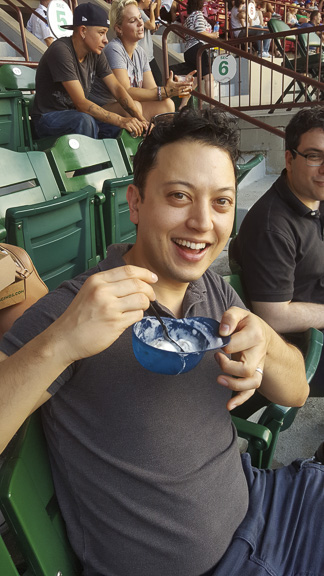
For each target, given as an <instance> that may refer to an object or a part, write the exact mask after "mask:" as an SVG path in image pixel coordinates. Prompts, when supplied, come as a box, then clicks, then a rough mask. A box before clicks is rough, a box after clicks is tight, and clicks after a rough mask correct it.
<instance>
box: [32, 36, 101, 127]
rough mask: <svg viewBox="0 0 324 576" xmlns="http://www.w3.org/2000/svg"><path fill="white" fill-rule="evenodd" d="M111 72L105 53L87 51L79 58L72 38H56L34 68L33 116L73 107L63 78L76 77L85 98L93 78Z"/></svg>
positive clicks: (74, 78)
mask: <svg viewBox="0 0 324 576" xmlns="http://www.w3.org/2000/svg"><path fill="white" fill-rule="evenodd" d="M111 73H112V72H111V69H110V66H109V64H108V62H107V58H106V57H105V55H104V54H100V55H98V54H93V53H90V54H87V55H86V57H85V59H84V60H83V62H79V60H78V58H77V55H76V53H75V50H74V47H73V43H72V38H70V37H69V38H60V39H59V40H56V41H55V42H53V44H51V46H49V48H48V49H47V50H46V52H45V53H44V55H43V56H42V58H41V60H40V62H39V65H38V68H37V73H36V96H35V101H34V106H33V110H32V116H33V117H35V116H39V115H40V114H45V113H46V112H53V111H56V110H73V109H74V108H75V106H74V104H73V102H72V100H71V98H70V96H69V95H68V93H67V91H66V90H65V88H64V87H63V85H62V82H68V81H71V80H79V82H80V83H81V86H82V88H83V91H84V95H85V97H86V98H88V96H89V93H90V90H91V86H92V83H93V81H94V78H95V77H96V76H97V77H98V78H104V77H105V76H108V75H109V74H111Z"/></svg>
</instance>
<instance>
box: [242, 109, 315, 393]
mask: <svg viewBox="0 0 324 576" xmlns="http://www.w3.org/2000/svg"><path fill="white" fill-rule="evenodd" d="M285 159H286V168H285V170H284V171H283V172H282V174H281V176H280V177H279V178H278V180H277V181H276V182H275V183H274V184H273V186H272V187H271V188H270V190H268V192H266V194H264V195H263V196H262V197H261V198H260V200H258V202H256V203H255V205H254V206H253V207H252V208H251V210H249V212H248V214H247V215H246V217H245V218H244V221H243V224H242V226H241V228H240V231H239V234H238V237H237V238H236V240H235V241H234V243H233V245H232V246H231V253H232V256H233V258H234V260H236V261H237V262H238V263H239V265H240V266H241V268H242V270H243V275H244V282H245V286H246V289H247V292H248V295H249V298H250V300H251V301H252V308H253V310H254V311H255V313H256V314H259V315H260V316H261V317H262V318H264V319H265V320H266V322H268V323H269V324H270V325H271V326H272V327H273V328H274V329H275V330H277V331H278V332H280V333H290V332H302V331H304V330H307V329H308V328H310V327H314V328H318V329H319V330H324V244H323V223H324V109H323V107H315V108H308V109H304V110H301V111H300V112H298V113H297V114H296V115H295V116H294V117H293V118H292V119H291V121H290V122H289V124H288V126H287V129H286V153H285ZM322 356H323V355H322ZM311 387H312V395H313V396H316V395H320V396H323V394H324V357H322V359H321V362H320V364H319V366H318V369H317V372H316V375H315V377H314V378H313V380H312V384H311Z"/></svg>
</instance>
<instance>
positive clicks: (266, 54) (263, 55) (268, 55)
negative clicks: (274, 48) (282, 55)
mask: <svg viewBox="0 0 324 576" xmlns="http://www.w3.org/2000/svg"><path fill="white" fill-rule="evenodd" d="M259 56H260V58H271V56H270V54H269V52H262V54H259Z"/></svg>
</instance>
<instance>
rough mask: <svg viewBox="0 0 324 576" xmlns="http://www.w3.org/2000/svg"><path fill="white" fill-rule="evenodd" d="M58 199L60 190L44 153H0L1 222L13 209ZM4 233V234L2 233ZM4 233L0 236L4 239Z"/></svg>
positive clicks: (3, 150) (5, 151)
mask: <svg viewBox="0 0 324 576" xmlns="http://www.w3.org/2000/svg"><path fill="white" fill-rule="evenodd" d="M59 196H60V190H59V188H58V186H57V183H56V181H55V178H54V176H53V174H52V171H51V168H50V165H49V163H48V160H47V158H46V154H44V153H43V152H14V151H12V150H7V149H4V148H3V149H1V153H0V223H1V224H2V225H3V224H4V221H5V216H6V211H7V209H8V208H10V207H13V206H16V207H18V206H22V205H26V204H36V203H39V202H43V201H45V200H52V199H53V198H57V197H59ZM4 234H5V233H4ZM5 236H6V234H5V235H4V236H1V240H4V238H5Z"/></svg>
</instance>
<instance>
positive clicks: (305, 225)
mask: <svg viewBox="0 0 324 576" xmlns="http://www.w3.org/2000/svg"><path fill="white" fill-rule="evenodd" d="M323 221H324V202H322V203H321V206H320V210H319V211H318V210H316V211H314V210H310V209H309V208H308V207H307V206H305V204H303V203H302V202H301V201H300V200H299V199H298V198H297V197H296V196H295V195H294V194H293V193H292V192H291V190H290V188H289V187H288V185H287V182H286V171H285V170H284V171H283V172H282V174H281V176H280V177H279V178H278V180H276V182H275V183H274V184H273V185H272V187H271V188H270V190H268V191H267V192H266V193H265V194H264V195H263V196H262V197H261V198H260V199H259V200H258V201H257V202H256V203H255V204H254V206H253V207H252V208H251V209H250V210H249V212H248V213H247V215H246V217H245V218H244V220H243V223H242V225H241V228H240V231H239V234H238V236H237V238H236V240H235V241H234V243H233V246H232V253H233V256H234V258H235V260H236V261H237V262H238V263H239V265H240V266H241V268H242V270H243V277H244V281H245V284H246V289H247V293H248V295H249V298H250V300H254V301H256V302H288V301H291V300H293V301H296V302H312V303H317V304H324V244H323Z"/></svg>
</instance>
